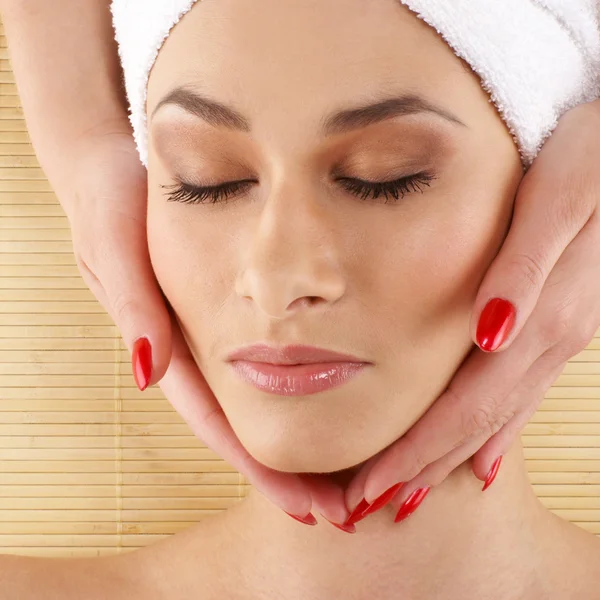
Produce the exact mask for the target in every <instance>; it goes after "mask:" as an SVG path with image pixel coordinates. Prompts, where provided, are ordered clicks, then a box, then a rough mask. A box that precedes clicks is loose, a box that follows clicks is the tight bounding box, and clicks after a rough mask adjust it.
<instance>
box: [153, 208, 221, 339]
mask: <svg viewBox="0 0 600 600" xmlns="http://www.w3.org/2000/svg"><path fill="white" fill-rule="evenodd" d="M196 208H197V207H194V206H187V205H176V204H175V203H171V204H170V205H168V206H167V207H163V206H162V205H160V204H158V205H155V206H154V207H153V205H152V203H150V202H149V210H148V221H147V228H148V231H147V233H148V248H149V252H150V260H151V262H152V267H153V269H154V273H155V275H156V278H157V281H158V283H159V285H160V287H161V289H162V290H163V292H164V294H165V296H166V298H167V300H168V301H169V303H170V304H171V306H172V307H173V309H174V311H175V313H176V314H177V316H178V317H179V319H180V320H181V321H182V323H183V324H184V325H185V327H186V329H187V330H188V331H189V332H191V333H192V336H193V337H192V339H191V340H189V342H190V344H191V345H193V346H195V347H196V348H202V347H203V344H200V343H199V342H200V340H199V339H196V336H198V335H202V332H203V331H206V330H207V327H209V326H210V325H211V324H214V323H215V322H216V321H215V316H216V314H217V313H218V312H219V310H220V308H219V307H222V306H223V301H224V298H226V297H227V295H228V294H229V293H230V288H231V283H230V280H229V279H228V277H227V276H226V271H227V268H226V260H225V258H226V254H227V253H226V251H225V250H224V249H223V248H222V246H219V244H218V243H213V241H212V240H211V235H210V234H209V232H208V231H206V229H207V227H206V225H205V223H203V222H201V217H200V213H199V211H197V210H196ZM213 237H214V234H213Z"/></svg>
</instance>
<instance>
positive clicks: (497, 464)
mask: <svg viewBox="0 0 600 600" xmlns="http://www.w3.org/2000/svg"><path fill="white" fill-rule="evenodd" d="M501 462H502V456H499V457H498V458H497V459H496V460H495V461H494V464H493V465H492V468H491V469H490V472H489V473H488V475H487V478H486V480H485V485H484V486H483V487H482V488H481V491H482V492H485V490H487V489H488V488H489V487H490V485H492V481H494V479H496V475H497V473H498V469H499V468H500V463H501Z"/></svg>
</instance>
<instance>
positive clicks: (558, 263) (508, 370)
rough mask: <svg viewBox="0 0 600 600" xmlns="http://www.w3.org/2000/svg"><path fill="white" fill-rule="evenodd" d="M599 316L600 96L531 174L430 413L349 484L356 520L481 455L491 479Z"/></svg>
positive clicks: (564, 123) (479, 462)
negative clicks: (464, 342)
mask: <svg viewBox="0 0 600 600" xmlns="http://www.w3.org/2000/svg"><path fill="white" fill-rule="evenodd" d="M494 298H501V299H504V300H507V301H508V302H510V304H512V305H513V307H514V309H516V314H515V313H514V312H513V313H512V314H511V311H510V305H508V304H504V305H499V303H496V305H497V308H498V309H499V310H498V311H497V313H496V314H495V315H490V314H489V312H488V311H489V309H488V311H486V310H484V307H485V306H486V305H487V303H488V301H490V300H492V299H494ZM482 312H483V317H484V318H483V319H482V320H481V321H482V323H481V325H480V327H479V330H478V325H477V324H478V322H479V316H480V315H481V313H482ZM598 327H600V100H597V101H595V102H590V103H586V104H581V105H579V106H577V107H575V108H573V109H571V110H570V111H568V112H567V113H565V114H564V115H563V116H562V118H561V119H560V121H559V124H558V126H557V128H556V129H555V131H554V132H553V134H552V136H551V137H550V138H549V139H548V140H547V141H546V143H545V144H544V146H543V148H542V150H541V151H540V153H539V155H538V157H537V158H536V159H535V161H534V163H533V165H532V166H531V167H530V169H529V171H528V172H527V173H526V174H525V176H524V178H523V180H522V181H521V184H520V186H519V189H518V193H517V197H516V200H515V209H514V216H513V221H512V223H511V228H510V231H509V234H508V236H507V238H506V240H505V242H504V245H503V246H502V248H501V250H500V252H499V253H498V255H497V257H496V258H495V259H494V262H493V263H492V264H491V266H490V268H489V269H488V271H487V273H486V275H485V278H484V279H483V281H482V284H481V286H480V288H479V291H478V295H477V299H476V301H475V306H474V309H473V314H472V319H471V337H472V338H473V341H474V342H475V343H476V344H477V345H478V346H479V347H474V348H473V351H472V352H471V353H470V355H469V356H468V357H467V359H466V360H465V361H464V363H463V365H462V366H461V367H460V369H459V370H458V372H457V373H456V375H455V376H454V378H453V380H452V382H451V383H450V385H449V386H448V388H447V389H446V391H445V392H444V393H443V394H442V395H441V396H440V397H439V398H438V399H437V400H436V402H435V403H434V404H433V405H432V406H431V407H430V408H429V410H428V411H427V413H425V415H424V416H423V417H421V419H420V420H419V421H418V422H417V423H416V424H415V425H414V426H413V427H412V428H411V429H410V430H409V431H408V432H407V433H406V434H405V435H404V436H402V437H401V438H400V439H399V440H397V441H396V442H394V443H393V444H391V445H390V446H388V447H387V448H385V449H384V450H382V451H381V452H380V453H379V454H378V455H377V456H376V457H373V458H372V459H371V460H370V461H368V462H367V464H365V465H364V466H363V468H362V469H361V471H360V472H359V473H357V475H356V476H355V478H354V479H353V480H352V482H351V483H350V485H349V486H348V488H347V490H346V504H347V507H348V509H349V510H351V511H353V514H352V515H351V517H350V519H349V520H348V521H349V522H352V523H356V522H357V520H360V519H361V518H364V517H365V516H366V515H363V511H364V509H365V507H368V506H369V505H370V504H371V503H373V501H374V500H376V499H377V498H379V496H380V495H381V494H383V493H384V492H386V490H388V489H389V488H391V487H392V486H394V485H395V484H397V483H399V482H405V484H404V485H403V486H401V487H400V489H399V491H398V492H397V493H396V494H395V495H392V494H393V490H392V492H390V494H387V496H388V497H387V498H386V497H384V498H382V500H381V501H380V502H379V503H378V504H377V505H376V506H374V507H373V508H374V509H376V508H381V506H384V505H385V504H382V502H383V501H385V500H387V502H390V498H389V496H390V495H392V498H393V505H394V506H395V507H400V506H401V505H402V503H403V502H404V501H405V500H406V499H407V498H408V497H409V496H410V495H411V493H412V492H414V491H415V490H417V489H419V488H428V487H433V486H436V485H438V484H440V483H441V482H442V481H444V480H445V479H446V477H447V476H448V475H449V474H450V472H451V471H453V470H454V469H455V468H456V467H457V466H459V465H460V464H461V463H463V462H465V461H466V460H467V459H468V458H470V457H471V456H473V455H474V459H473V462H472V468H473V472H474V473H475V476H476V477H477V478H478V479H480V480H482V481H486V478H487V476H488V473H490V479H493V477H494V476H495V473H496V472H497V469H498V466H499V464H495V461H496V459H498V458H500V457H501V456H502V455H503V454H504V453H505V452H506V451H507V450H508V449H509V448H510V447H511V446H512V445H513V443H514V441H515V440H516V438H517V436H518V435H519V434H520V432H521V430H522V429H523V428H524V427H525V425H526V424H527V422H528V421H529V419H530V418H531V416H532V415H533V413H534V412H535V411H536V410H537V408H538V406H539V404H540V403H541V401H542V400H543V399H544V396H545V394H546V392H547V391H548V389H549V388H550V387H551V386H552V384H553V383H554V381H555V380H556V378H557V377H558V376H559V375H560V373H561V372H562V370H563V369H564V366H565V364H566V362H567V361H568V360H570V358H571V357H572V356H574V355H575V354H577V353H579V352H581V351H582V350H583V349H584V348H585V347H586V346H587V345H588V344H589V343H590V341H591V339H592V338H593V337H594V334H595V332H596V330H597V329H598ZM480 348H481V350H480ZM482 350H485V351H482ZM488 483H490V482H488ZM484 489H485V486H484ZM423 493H425V494H426V493H427V492H426V491H425V492H421V493H420V494H415V496H414V497H413V500H414V499H415V498H416V499H417V500H418V498H419V497H424V496H423ZM387 502H386V504H387ZM359 503H360V506H361V508H359V506H358V505H359ZM412 505H413V508H414V509H415V510H416V508H417V506H418V503H417V506H414V502H413V503H412ZM407 508H410V506H409V507H407ZM405 511H406V509H405ZM371 512H374V510H373V511H371ZM371 512H369V513H368V514H371ZM361 515H362V516H361Z"/></svg>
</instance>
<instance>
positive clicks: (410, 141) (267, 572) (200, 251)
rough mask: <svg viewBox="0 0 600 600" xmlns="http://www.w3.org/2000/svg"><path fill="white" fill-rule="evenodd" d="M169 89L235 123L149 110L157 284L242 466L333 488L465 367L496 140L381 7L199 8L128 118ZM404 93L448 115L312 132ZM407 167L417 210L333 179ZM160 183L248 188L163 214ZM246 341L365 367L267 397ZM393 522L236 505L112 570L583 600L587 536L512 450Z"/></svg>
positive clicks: (598, 557) (489, 119) (591, 577)
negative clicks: (312, 350) (249, 379)
mask: <svg viewBox="0 0 600 600" xmlns="http://www.w3.org/2000/svg"><path fill="white" fill-rule="evenodd" d="M342 9H343V13H344V14H343V19H340V11H341V10H342ZM256 11H259V12H260V14H261V18H260V19H256V18H255V14H256ZM248 23H252V27H248ZM417 49H418V50H417ZM274 57H276V60H274ZM180 85H185V86H186V87H187V88H188V89H193V90H194V91H195V92H196V93H198V94H202V95H203V96H204V97H206V98H210V99H212V100H213V101H217V102H220V103H223V104H226V105H227V106H229V107H231V108H234V109H235V110H236V111H237V112H238V113H240V114H241V115H243V116H244V118H245V119H246V120H247V121H248V122H249V126H248V127H247V128H246V130H241V131H239V130H233V129H232V128H231V127H229V128H228V127H222V126H216V125H215V117H214V115H213V118H212V121H211V122H207V121H205V120H203V119H201V118H198V117H197V116H193V115H192V114H190V113H189V112H188V111H186V110H184V109H183V108H181V107H180V106H176V105H174V104H172V103H170V104H163V106H162V107H160V108H159V110H158V111H157V112H156V114H155V115H153V116H152V118H151V120H150V121H149V126H150V129H149V132H150V155H149V172H148V173H149V180H148V192H149V200H148V241H149V248H150V254H151V259H152V264H153V268H154V270H155V272H156V275H157V278H158V280H159V282H160V284H161V287H162V289H163V291H164V293H165V295H166V297H167V299H168V300H169V302H170V304H171V305H172V307H173V309H174V311H175V313H176V315H177V319H178V321H179V323H180V325H181V326H182V330H183V332H184V335H185V338H186V341H187V342H188V344H189V346H190V348H191V350H192V353H193V355H194V357H195V360H196V361H197V363H198V365H199V366H200V368H201V370H202V372H203V374H204V375H205V377H206V380H207V381H208V383H209V385H210V387H211V389H212V391H213V392H214V394H215V396H216V397H217V399H218V400H219V402H220V403H221V405H222V407H223V409H224V412H225V413H226V416H227V418H228V419H229V421H230V422H231V424H232V426H233V428H234V430H235V432H236V434H237V435H238V437H239V439H240V440H241V441H242V443H243V444H244V445H245V447H246V448H247V449H248V451H249V452H250V453H251V454H252V456H254V457H255V458H257V459H258V460H260V461H262V462H264V463H265V464H267V465H268V466H271V467H273V468H276V469H280V470H283V471H290V472H319V473H331V472H338V473H337V479H338V481H339V482H340V483H341V484H345V483H347V482H348V481H349V480H350V479H351V477H352V476H353V474H354V473H355V472H356V471H357V470H358V468H359V467H360V466H361V465H362V464H364V462H365V461H367V460H368V459H369V458H370V457H372V456H373V455H374V454H375V453H377V452H379V451H380V450H381V449H383V448H384V447H386V446H387V445H388V444H390V443H391V442H392V441H393V440H395V439H397V438H399V437H400V436H402V435H403V434H404V433H405V432H406V431H407V430H408V429H409V428H410V427H411V425H412V424H414V423H415V422H416V421H417V420H418V419H419V417H420V416H421V415H422V414H423V413H424V412H425V411H426V410H427V408H428V407H429V406H430V405H431V403H433V402H434V401H435V399H436V397H437V396H438V395H439V393H440V392H441V391H442V390H443V389H444V387H445V386H446V385H447V383H448V381H449V380H450V379H451V377H452V375H453V373H454V372H455V371H456V369H457V368H458V367H459V366H460V363H461V362H462V360H463V359H464V358H465V356H466V355H467V354H468V352H469V351H470V350H471V348H472V342H471V339H470V336H469V330H468V325H469V318H470V310H471V306H472V302H473V299H474V297H475V294H476V292H477V289H478V285H479V283H480V281H481V278H482V277H483V275H484V273H485V270H486V268H487V266H488V265H489V264H490V262H491V261H492V260H493V258H494V256H495V254H496V253H497V251H498V249H499V248H500V246H501V244H502V241H503V239H504V237H505V235H506V232H507V230H508V227H509V225H510V218H511V211H512V204H513V200H514V196H515V192H516V189H517V186H518V184H519V181H520V179H521V177H522V169H521V164H520V159H519V155H518V152H517V149H516V146H515V144H514V142H513V140H512V137H511V136H510V134H509V132H508V131H507V129H506V127H505V125H504V123H503V121H502V120H501V118H500V117H499V115H498V113H497V112H496V109H495V107H494V105H493V104H492V103H490V102H489V101H488V97H487V95H486V93H485V92H484V91H483V89H482V88H481V86H480V84H479V80H478V78H477V76H476V75H474V74H473V73H472V72H471V71H470V69H469V68H468V66H467V65H466V64H465V63H463V62H462V61H461V60H460V59H458V58H457V57H456V56H455V55H454V53H453V52H452V51H451V49H450V48H449V47H448V46H447V45H446V44H445V42H443V40H442V39H441V38H440V37H439V36H438V35H437V34H436V32H435V31H434V30H433V29H431V28H429V27H428V26H427V25H426V24H424V23H423V22H422V21H420V20H418V19H417V18H416V17H415V16H414V15H413V14H412V13H410V11H408V10H407V9H406V8H405V7H403V6H402V5H400V4H398V3H397V2H395V1H394V0H378V2H373V3H369V5H368V10H367V6H366V5H365V3H364V2H363V1H362V0H344V2H343V3H341V2H340V3H336V2H328V3H319V2H306V1H305V0H302V1H300V0H294V1H292V0H289V1H288V2H285V3H281V2H278V1H277V0H259V1H255V2H253V3H242V2H237V1H234V0H218V1H216V0H203V1H202V2H200V3H197V4H196V5H195V6H194V8H193V9H192V10H191V12H190V13H188V14H187V15H186V16H185V18H184V19H183V20H182V21H181V22H180V23H179V24H178V25H177V26H176V27H175V29H174V30H173V31H172V32H171V35H170V36H169V38H168V39H167V41H166V43H165V44H164V46H163V47H162V49H161V51H160V53H159V56H158V59H157V61H156V63H155V65H154V67H153V70H152V73H151V76H150V81H149V86H148V105H147V109H148V115H152V113H153V112H154V110H155V108H156V107H157V105H158V103H159V101H160V100H161V99H162V98H163V97H164V96H165V95H166V94H167V93H169V92H170V91H171V90H172V89H174V88H175V87H177V86H180ZM406 94H413V95H419V96H422V97H423V98H425V99H426V100H427V101H429V102H430V103H433V104H435V105H436V106H438V107H440V108H441V109H443V110H444V111H445V112H446V113H447V114H451V115H453V120H452V121H448V120H446V119H444V118H443V117H440V116H438V115H434V114H431V113H419V114H411V115H397V116H396V117H395V118H392V119H386V120H383V121H380V122H378V123H371V124H369V125H364V123H363V126H360V127H355V128H353V129H352V130H349V131H346V132H337V133H334V134H332V135H329V136H323V135H322V133H321V128H322V126H323V123H324V122H325V120H326V119H327V117H328V116H329V115H330V114H331V113H333V112H337V111H339V110H342V109H343V110H347V109H352V108H356V107H358V106H362V105H364V104H367V103H372V102H374V101H379V100H382V99H386V98H390V97H397V96H403V95H406ZM204 114H205V115H206V112H204ZM219 115H220V117H222V116H223V113H222V112H221V113H218V116H219ZM457 120H459V121H461V122H462V124H458V123H457V122H456V121H457ZM339 122H340V121H338V123H339ZM211 123H212V124H211ZM423 171H426V172H428V173H430V174H431V175H432V176H433V179H432V180H431V181H430V182H429V183H430V185H429V186H421V189H422V190H423V193H420V192H419V191H416V192H409V193H408V194H406V195H405V196H404V197H403V198H400V199H398V200H397V201H394V199H393V198H390V202H389V203H387V204H385V203H383V200H384V198H382V197H379V198H377V199H373V198H372V197H371V198H368V199H361V198H359V197H357V196H354V195H352V193H351V192H349V191H348V190H346V189H344V187H343V186H342V185H341V183H340V181H339V177H348V178H358V179H363V180H370V181H385V180H390V179H395V178H398V177H404V176H409V175H413V174H416V173H420V172H423ZM177 178H181V180H183V181H185V182H187V183H190V184H196V185H215V184H221V183H224V182H231V181H240V180H250V181H251V182H252V183H251V184H250V185H249V186H248V187H247V188H245V189H243V190H242V191H238V192H235V193H234V194H233V195H232V196H231V197H230V198H228V199H227V201H226V202H225V203H221V204H214V205H210V204H198V205H191V204H185V203H180V202H167V197H166V194H168V193H169V188H164V187H162V186H172V185H174V184H176V183H177ZM259 341H267V342H270V343H273V344H287V343H307V344H313V345H317V346H323V347H327V348H330V349H332V350H337V351H341V352H348V353H353V354H356V355H358V356H359V357H361V358H363V359H364V360H366V361H369V362H371V363H372V364H371V365H369V367H368V368H367V369H365V371H364V372H363V373H361V374H360V375H359V376H358V377H356V378H354V379H352V380H351V381H349V382H347V383H346V384H345V385H343V386H341V387H338V388H335V389H331V390H328V391H324V392H321V393H318V394H314V395H310V396H304V397H302V396H300V397H280V396H275V395H272V394H267V393H265V392H262V391H259V390H257V389H255V388H254V387H252V386H250V385H248V384H246V383H244V382H242V381H241V380H239V379H238V378H237V377H236V376H235V374H234V373H233V371H232V370H231V367H230V365H228V364H227V363H226V362H225V357H226V355H227V353H228V352H230V351H231V350H233V349H234V348H237V347H239V346H241V345H246V344H250V343H254V342H259ZM394 514H395V511H393V510H392V509H391V507H389V506H388V507H386V508H385V509H383V510H381V511H379V512H377V513H375V514H373V515H371V516H369V517H367V518H366V519H365V520H364V521H361V522H360V523H359V524H358V526H357V533H356V534H354V535H349V534H347V533H345V532H342V531H339V530H338V529H336V528H334V527H332V526H331V525H330V524H328V523H327V522H326V521H325V520H324V519H322V518H320V519H319V524H318V525H317V526H315V527H308V526H306V525H304V524H301V523H298V522H296V521H294V520H293V519H291V518H289V517H288V516H286V515H285V514H284V513H283V512H282V511H281V510H280V509H279V508H278V507H276V506H275V505H273V504H272V503H271V502H269V501H268V500H267V499H266V498H265V497H264V496H262V495H261V494H260V493H258V492H257V491H256V490H252V491H251V492H250V494H249V496H248V497H247V498H246V499H244V500H243V501H241V502H240V503H238V504H237V505H235V506H234V507H233V508H232V509H230V510H228V511H227V512H224V513H221V514H219V515H218V516H216V517H212V518H208V519H205V520H204V521H202V522H201V523H200V524H198V525H197V526H196V527H194V528H192V529H189V530H186V531H184V532H181V533H179V534H177V535H175V536H172V537H170V538H168V539H165V540H163V541H161V542H159V543H157V544H154V545H151V546H148V547H146V548H143V549H141V550H139V551H137V552H134V553H130V554H126V555H123V556H121V557H120V558H121V560H122V564H123V565H127V569H128V571H127V572H128V573H129V574H130V577H131V581H136V582H137V583H138V585H139V588H138V589H139V590H140V595H141V594H142V592H144V593H145V594H146V596H144V597H156V598H158V597H160V598H162V597H164V598H170V599H174V598H189V597H201V598H213V597H214V598H217V597H219V598H221V597H225V596H226V597H229V598H235V597H239V598H286V600H295V599H303V600H304V599H306V598H311V599H317V598H323V599H330V598H332V597H343V598H357V599H358V598H361V599H362V598H368V597H376V598H378V599H381V600H387V599H388V598H389V599H392V598H394V599H395V598H419V599H424V600H430V599H437V598H440V599H441V598H444V599H445V600H453V599H458V598H460V599H463V598H466V599H470V598H473V599H474V598H477V599H478V600H485V599H488V598H489V599H490V600H491V599H494V600H512V599H515V600H517V599H518V600H529V599H531V600H534V599H535V600H539V599H541V598H544V599H546V598H547V599H551V600H553V599H554V598H556V599H557V600H558V599H560V600H565V599H569V598H578V599H579V600H581V599H588V598H589V599H590V600H591V599H592V598H594V597H597V589H598V585H599V584H600V576H599V575H598V572H599V569H598V565H600V542H599V541H598V540H597V539H596V537H595V536H593V535H591V534H589V533H588V532H586V531H584V530H583V529H580V528H579V527H577V526H575V525H573V524H571V523H568V522H567V521H564V520H562V519H560V518H558V517H557V516H555V515H554V514H553V513H551V512H550V511H549V510H547V509H546V508H545V507H544V506H543V505H542V504H541V502H540V501H539V500H538V499H537V498H536V496H535V494H534V493H533V490H532V488H531V485H530V483H529V481H528V477H527V470H526V467H525V463H524V458H523V451H522V447H521V444H520V442H516V443H515V444H514V445H513V447H512V448H511V450H510V451H509V452H508V453H507V454H506V455H505V456H504V460H503V465H502V469H501V471H500V472H499V474H498V477H497V478H496V481H495V482H494V483H493V485H492V486H491V487H490V488H489V490H486V491H485V492H484V493H482V491H481V482H480V481H478V480H477V479H476V478H475V477H474V476H473V474H472V472H471V470H470V468H469V465H468V463H465V464H463V465H461V467H459V468H458V469H456V470H455V471H454V472H453V473H452V474H451V475H450V476H449V477H448V478H447V479H446V481H445V482H444V483H443V484H441V485H439V486H437V487H436V488H435V489H434V490H432V492H431V493H430V494H429V495H428V497H427V498H426V500H425V501H424V503H423V504H422V506H421V507H420V508H419V509H418V511H417V512H415V513H414V514H413V515H412V516H410V517H409V518H408V519H407V520H405V521H403V522H400V523H394V520H393V518H394ZM236 593H237V594H238V595H237V596H236ZM594 594H596V596H594Z"/></svg>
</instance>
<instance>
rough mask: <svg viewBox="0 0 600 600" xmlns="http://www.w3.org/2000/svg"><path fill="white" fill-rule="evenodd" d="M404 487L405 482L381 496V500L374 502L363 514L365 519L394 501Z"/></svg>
mask: <svg viewBox="0 0 600 600" xmlns="http://www.w3.org/2000/svg"><path fill="white" fill-rule="evenodd" d="M403 485H404V481H401V482H400V483H397V484H396V485H393V486H392V487H391V488H390V489H389V490H387V491H385V492H383V494H381V496H379V498H377V499H376V500H373V504H371V506H368V507H367V509H366V510H365V511H364V512H363V514H362V516H363V518H364V517H366V516H367V515H371V514H373V513H374V512H375V511H377V510H379V509H380V508H383V507H384V506H385V505H386V504H387V503H388V502H390V501H391V500H393V499H394V497H395V496H396V494H397V493H398V491H399V490H400V488H401V487H402V486H403Z"/></svg>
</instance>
